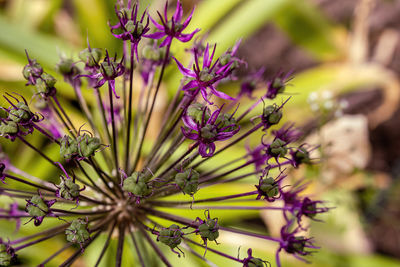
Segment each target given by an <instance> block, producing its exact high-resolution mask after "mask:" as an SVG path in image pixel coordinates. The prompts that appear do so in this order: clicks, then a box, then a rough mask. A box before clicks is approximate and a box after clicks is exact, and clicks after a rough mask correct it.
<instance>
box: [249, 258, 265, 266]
mask: <svg viewBox="0 0 400 267" xmlns="http://www.w3.org/2000/svg"><path fill="white" fill-rule="evenodd" d="M247 266H248V267H265V264H264V261H263V260H262V259H260V258H252V259H251V260H250V261H249V262H248V263H247Z"/></svg>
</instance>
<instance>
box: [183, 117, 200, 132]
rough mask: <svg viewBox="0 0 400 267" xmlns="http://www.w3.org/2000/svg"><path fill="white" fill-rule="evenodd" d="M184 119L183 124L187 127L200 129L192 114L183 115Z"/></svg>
mask: <svg viewBox="0 0 400 267" xmlns="http://www.w3.org/2000/svg"><path fill="white" fill-rule="evenodd" d="M182 120H183V124H185V126H186V127H188V128H190V129H192V130H195V131H197V130H198V127H197V124H196V122H195V121H194V120H193V119H192V118H191V117H190V116H187V115H186V116H183V117H182Z"/></svg>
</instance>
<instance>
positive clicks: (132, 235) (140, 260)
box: [128, 227, 146, 267]
mask: <svg viewBox="0 0 400 267" xmlns="http://www.w3.org/2000/svg"><path fill="white" fill-rule="evenodd" d="M128 229H129V234H130V235H131V238H132V242H133V245H134V246H135V250H136V254H137V255H138V257H139V262H140V265H142V267H146V264H145V263H144V259H143V256H142V253H141V251H140V249H139V246H138V243H137V241H136V238H135V234H134V233H133V231H132V229H131V228H130V227H128Z"/></svg>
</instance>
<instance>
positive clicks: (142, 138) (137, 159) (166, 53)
mask: <svg viewBox="0 0 400 267" xmlns="http://www.w3.org/2000/svg"><path fill="white" fill-rule="evenodd" d="M170 47H171V43H170V44H168V45H167V49H166V52H165V58H164V62H163V65H162V67H161V73H160V76H159V78H158V82H157V86H156V91H155V93H154V97H153V101H152V103H151V106H150V111H149V114H148V116H147V119H146V122H145V125H144V130H143V134H142V135H141V136H140V142H139V148H138V151H137V153H136V157H135V162H134V163H133V170H135V169H136V167H137V164H138V162H139V159H140V155H141V152H142V146H143V142H144V138H145V136H146V132H147V128H148V126H149V123H150V120H151V115H152V113H153V109H154V105H155V103H156V99H157V94H158V91H159V89H160V86H161V81H162V78H163V76H164V72H165V68H166V66H167V63H168V58H169V49H170Z"/></svg>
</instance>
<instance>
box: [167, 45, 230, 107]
mask: <svg viewBox="0 0 400 267" xmlns="http://www.w3.org/2000/svg"><path fill="white" fill-rule="evenodd" d="M215 48H216V45H214V49H213V51H212V53H211V54H210V51H209V50H210V49H209V45H208V44H207V46H206V49H205V50H204V54H203V65H202V67H201V69H200V64H199V58H198V53H194V60H195V64H193V70H191V69H188V68H185V67H184V66H183V65H182V63H180V62H179V61H178V60H177V59H176V58H175V57H174V60H175V61H176V64H177V65H178V68H179V70H180V72H181V73H182V74H183V75H184V76H185V77H188V78H190V79H192V80H191V81H189V82H188V83H187V84H186V85H185V86H183V88H182V90H183V91H186V92H188V91H190V90H191V89H194V92H192V93H191V94H193V95H196V94H197V93H198V92H199V90H200V93H201V95H202V96H203V98H204V100H205V101H206V102H207V103H209V104H212V103H211V102H210V101H209V100H208V93H207V88H208V89H210V91H211V93H212V94H213V95H215V96H217V97H220V98H223V99H229V100H235V99H234V98H233V97H230V96H229V95H227V94H225V93H222V92H220V91H217V90H216V89H215V85H216V83H217V82H218V81H220V80H222V79H224V78H226V77H227V76H228V75H229V74H230V73H231V71H232V70H231V66H232V64H233V62H232V61H230V62H228V63H226V64H225V65H223V66H220V64H218V63H219V60H220V59H218V60H216V61H215V62H214V64H212V61H213V57H214V53H215Z"/></svg>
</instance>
